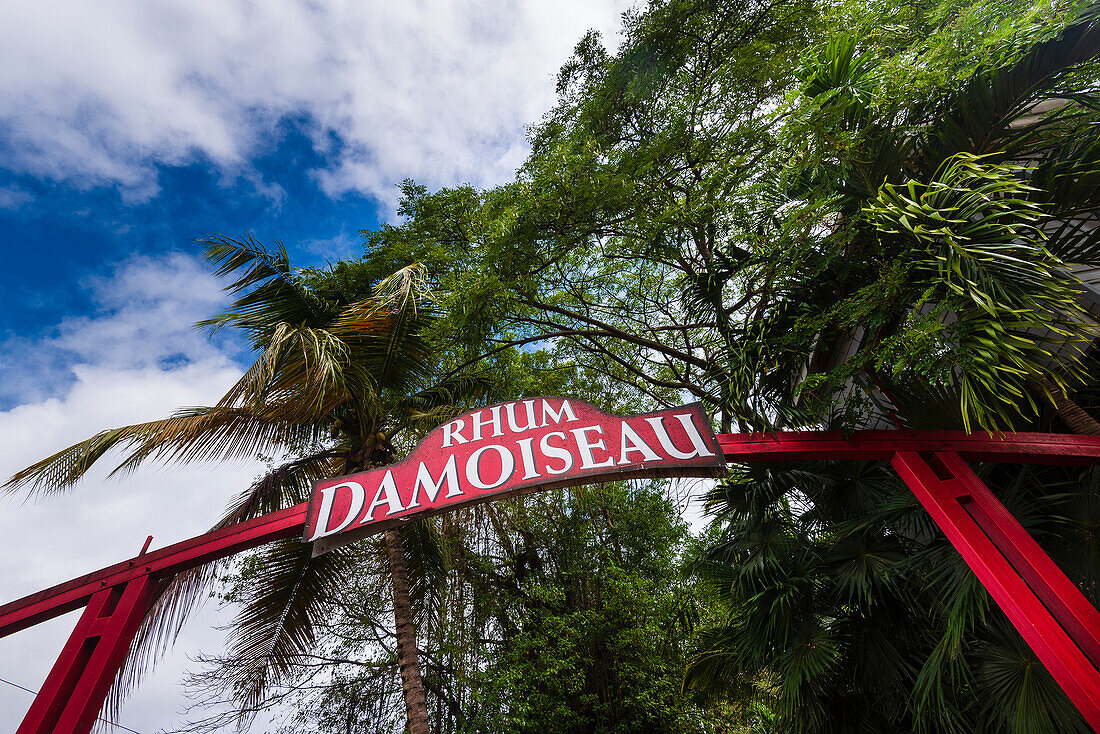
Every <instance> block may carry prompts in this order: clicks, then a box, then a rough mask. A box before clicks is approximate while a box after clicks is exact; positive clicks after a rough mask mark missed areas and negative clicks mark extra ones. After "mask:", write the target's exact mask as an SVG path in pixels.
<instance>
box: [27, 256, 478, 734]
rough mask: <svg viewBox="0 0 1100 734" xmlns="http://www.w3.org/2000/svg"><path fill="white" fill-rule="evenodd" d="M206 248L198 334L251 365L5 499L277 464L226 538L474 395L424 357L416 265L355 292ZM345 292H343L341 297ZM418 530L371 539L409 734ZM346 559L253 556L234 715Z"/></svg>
mask: <svg viewBox="0 0 1100 734" xmlns="http://www.w3.org/2000/svg"><path fill="white" fill-rule="evenodd" d="M207 244H208V248H207V250H206V257H207V259H208V260H209V261H210V262H211V263H213V264H214V265H215V267H216V274H217V275H219V276H227V275H234V276H235V277H236V280H235V281H234V282H232V283H231V284H230V285H229V286H228V287H227V290H228V291H229V292H230V293H232V294H234V295H235V300H234V301H233V303H232V304H231V306H230V309H229V310H228V311H227V312H226V313H224V314H222V315H221V316H218V317H216V318H212V319H209V320H207V321H203V322H201V323H200V325H201V326H205V327H208V328H211V329H215V330H218V329H227V328H228V329H234V330H236V331H237V332H238V333H239V334H240V335H241V336H243V337H244V338H245V339H246V340H247V341H248V343H249V344H250V346H251V347H252V348H253V349H254V350H255V351H256V352H257V353H258V355H259V356H258V357H257V359H256V361H255V362H254V363H253V364H252V366H251V367H250V368H249V369H248V370H247V371H246V372H245V374H244V375H243V376H242V377H241V379H240V380H239V381H238V382H237V383H236V384H235V385H233V386H232V387H231V388H230V389H229V391H228V392H227V393H226V394H225V395H224V396H223V397H222V398H221V399H220V400H219V401H218V402H217V403H215V404H214V405H213V406H210V407H200V408H185V409H182V410H180V411H179V412H177V413H176V414H174V415H173V416H171V417H169V418H167V419H164V420H157V421H150V422H148V423H140V424H136V425H131V426H123V427H120V428H113V429H109V430H105V431H103V432H101V433H98V434H96V435H95V436H93V437H92V438H90V439H88V440H86V441H82V442H80V443H78V444H75V445H73V446H70V447H68V448H66V449H63V450H62V451H59V452H58V453H56V454H54V455H53V456H50V457H48V458H46V459H44V460H42V461H40V462H38V463H36V464H34V465H33V466H30V467H28V468H27V469H24V470H23V471H20V472H19V473H17V474H16V475H15V476H13V477H12V478H11V479H10V480H9V481H8V482H7V484H6V488H7V490H8V491H15V490H17V489H19V488H22V487H29V488H30V489H31V491H32V492H37V493H54V492H58V491H61V490H65V489H69V488H70V487H72V486H73V485H74V484H75V483H76V482H77V481H78V480H79V479H80V478H81V477H82V476H83V475H84V474H85V472H87V470H88V469H89V468H90V467H91V466H92V465H93V464H95V463H96V462H97V461H99V460H100V459H102V458H104V456H106V455H107V454H108V452H110V451H112V450H117V451H121V452H122V457H123V458H122V461H121V463H120V464H118V466H117V468H116V469H115V472H119V471H128V470H131V469H133V468H135V467H137V466H138V465H140V464H141V463H143V462H145V461H148V460H151V459H158V460H162V461H167V462H170V463H174V462H189V461H200V460H206V461H209V460H228V459H237V458H252V457H254V456H256V455H257V454H264V455H267V456H276V457H278V461H277V464H276V466H275V467H273V468H272V469H271V470H270V471H269V472H268V473H266V474H265V475H263V476H262V477H260V478H259V479H258V480H257V481H256V482H255V483H254V484H253V485H252V486H251V487H248V488H247V489H246V490H245V491H243V492H242V493H241V494H240V496H239V497H237V498H236V500H235V501H234V502H233V503H232V505H231V506H230V508H229V510H228V512H227V513H226V514H225V516H224V517H223V518H222V519H221V520H220V522H218V524H217V525H216V526H215V527H226V526H229V525H232V524H234V523H237V522H241V521H244V520H247V519H249V518H252V517H256V516H259V515H262V514H265V513H268V512H272V511H274V510H278V509H281V508H283V507H288V506H290V505H293V504H297V503H300V502H304V501H306V500H307V499H308V494H309V491H310V488H311V486H312V483H313V482H314V481H316V480H318V479H321V478H324V477H330V476H336V475H341V474H349V473H354V472H357V471H362V470H366V469H370V468H373V467H377V466H382V465H385V464H388V463H391V462H392V461H394V460H395V459H396V458H397V457H398V456H399V455H400V453H401V450H402V446H408V445H409V444H410V443H414V442H415V437H417V436H419V435H420V434H421V433H422V432H423V431H426V430H428V429H430V428H433V427H434V426H436V425H437V424H438V423H440V422H441V421H442V420H444V419H445V418H448V417H450V416H451V415H452V414H454V413H455V412H461V411H462V405H463V401H466V400H469V399H471V398H475V397H478V398H480V397H482V396H484V395H485V394H486V392H487V390H488V388H489V382H488V380H487V379H486V378H485V377H484V376H482V375H480V374H475V373H473V372H471V371H469V370H459V371H448V370H447V365H445V364H443V363H442V362H441V361H440V351H439V346H438V345H437V344H432V343H431V342H430V341H429V340H428V338H427V336H426V334H427V331H428V329H429V326H430V324H431V322H432V320H433V319H434V318H436V316H435V313H434V311H433V309H432V306H431V304H430V302H429V300H428V294H427V291H426V289H425V283H424V278H423V272H422V270H421V269H420V268H419V267H418V266H416V265H409V266H407V267H404V268H401V269H400V270H398V271H396V272H395V273H393V274H391V275H388V276H387V277H385V278H380V279H372V280H370V281H366V282H364V281H363V280H362V279H359V278H353V277H351V276H349V275H348V273H347V269H348V268H349V267H353V266H343V268H342V269H340V270H339V271H338V272H335V273H302V272H299V271H296V270H294V269H293V268H292V267H291V265H290V262H289V259H288V257H287V253H286V250H285V249H284V248H283V247H281V246H280V247H278V248H276V249H274V250H269V249H268V248H266V247H264V246H263V245H261V244H260V243H258V242H256V241H254V240H252V239H251V238H246V239H245V240H244V241H237V240H232V239H228V238H216V239H213V240H210V241H208V242H207ZM352 283H354V284H356V287H354V288H349V285H350V284H352ZM425 532H426V529H425V528H424V527H423V526H418V525H415V524H414V525H411V526H408V527H406V528H404V529H402V530H401V531H397V530H391V531H387V532H386V533H385V534H384V539H383V546H384V549H385V563H386V564H387V567H388V578H389V579H390V580H391V583H392V595H393V604H392V609H393V613H394V615H395V626H394V634H395V636H396V647H397V651H398V659H399V665H400V673H401V679H402V687H403V694H404V695H403V697H404V701H405V709H406V719H407V722H408V729H409V731H410V732H411V734H427V731H428V728H427V727H428V722H427V712H426V707H425V704H424V692H423V683H422V679H421V673H420V667H419V660H418V652H417V648H416V635H415V619H414V612H413V609H412V603H411V596H412V593H413V592H412V590H411V586H415V587H417V590H418V592H419V594H420V595H423V593H424V590H425V588H427V586H428V585H427V584H426V583H425V582H426V581H427V580H428V578H429V576H430V575H431V573H432V572H433V571H435V572H437V571H438V563H433V558H432V554H431V553H430V552H422V553H419V554H415V555H410V554H409V553H408V550H409V541H410V540H411V541H412V542H413V543H415V544H416V546H417V547H419V548H422V549H424V548H427V549H429V550H430V543H426V542H425V541H426V536H425V535H424V533H425ZM361 556H362V554H361V552H360V551H359V550H357V549H338V550H335V551H332V552H330V553H327V554H324V555H322V556H319V557H317V558H312V557H311V549H310V547H309V546H307V545H303V544H302V543H300V542H298V541H295V540H293V539H292V540H289V541H285V542H280V543H275V544H272V545H270V546H268V547H267V548H265V549H263V550H262V551H260V552H259V554H258V556H257V562H256V563H255V565H254V573H253V575H252V577H251V578H250V587H249V592H248V594H247V595H246V597H245V598H243V599H242V601H243V604H242V608H241V610H240V612H239V614H238V617H237V619H236V621H235V623H234V624H233V626H232V628H231V631H230V647H231V651H230V656H231V657H232V658H233V660H234V665H233V666H232V668H231V670H230V671H229V673H230V675H229V677H228V687H229V693H230V694H231V696H232V698H233V699H234V700H235V701H236V702H237V704H238V705H239V706H240V712H241V714H242V715H246V714H247V713H248V712H252V711H255V710H256V708H257V707H258V706H259V705H260V703H261V702H262V701H263V699H264V696H265V694H266V693H267V692H268V691H269V690H270V689H271V688H272V687H273V686H276V685H278V684H279V683H280V682H281V681H283V680H285V679H287V678H288V677H290V676H292V675H294V673H295V672H296V667H295V666H296V664H297V663H299V662H300V661H301V660H302V659H303V656H305V655H307V654H308V652H309V650H310V649H311V648H312V647H313V646H314V645H315V644H316V642H317V640H316V636H315V633H314V629H315V627H316V625H317V623H318V621H319V620H320V619H322V618H323V617H324V616H325V615H326V614H327V613H328V612H329V611H330V608H331V594H332V592H333V590H334V589H335V588H337V587H338V586H339V585H340V584H341V583H343V580H344V578H345V577H346V575H347V574H348V573H349V572H350V571H351V570H352V568H353V565H354V563H355V562H356V561H357V560H359V559H360V558H361ZM214 571H215V569H214V567H213V566H206V567H203V568H200V569H198V570H196V571H194V572H188V573H185V574H182V575H181V576H179V577H177V578H176V579H174V580H173V582H172V583H171V584H170V585H169V586H168V588H167V590H166V591H165V592H164V593H163V594H162V595H161V597H160V598H159V599H158V600H157V602H156V605H155V607H154V610H153V613H152V614H151V615H150V616H149V617H148V618H147V622H146V624H145V626H144V627H143V630H142V633H141V637H140V638H139V641H140V643H141V645H140V651H139V653H138V654H137V655H135V656H132V657H131V661H132V662H131V667H130V669H129V670H128V671H126V672H124V674H123V675H122V676H121V677H120V681H121V683H122V685H123V687H125V685H127V684H130V683H133V682H134V680H135V679H136V676H137V674H138V673H139V671H140V668H141V666H142V664H143V663H145V662H148V661H149V660H150V659H151V658H152V657H153V656H155V655H156V654H157V651H158V646H163V645H164V644H166V642H167V641H168V640H169V639H170V638H171V637H172V636H173V634H174V632H175V631H176V630H178V626H179V625H180V624H182V622H183V619H184V618H185V617H186V614H187V612H188V610H189V609H190V608H191V606H192V604H193V603H194V602H195V601H196V600H197V599H198V598H199V597H200V596H201V595H203V594H205V593H206V592H207V590H208V588H209V582H210V581H211V578H212V575H213V573H214ZM410 577H412V579H413V581H412V582H411V581H410Z"/></svg>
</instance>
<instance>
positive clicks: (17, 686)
mask: <svg viewBox="0 0 1100 734" xmlns="http://www.w3.org/2000/svg"><path fill="white" fill-rule="evenodd" d="M0 683H7V684H8V685H9V686H11V687H12V688H18V689H19V690H21V691H26V692H27V693H29V694H31V695H32V696H37V695H38V691H32V690H31V689H30V688H26V687H25V686H21V685H19V684H18V683H12V682H11V681H10V680H4V679H3V678H0ZM96 719H97V720H98V721H102V722H103V723H105V724H110V725H111V726H117V727H118V728H119V729H122V730H123V731H128V732H131V734H141V732H140V731H136V730H134V729H131V728H130V727H128V726H123V725H122V724H116V723H115V722H113V721H111V720H110V719H105V718H103V717H102V716H97V717H96Z"/></svg>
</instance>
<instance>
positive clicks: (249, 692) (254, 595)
mask: <svg viewBox="0 0 1100 734" xmlns="http://www.w3.org/2000/svg"><path fill="white" fill-rule="evenodd" d="M358 555H359V553H358V551H357V549H356V548H355V546H350V547H345V548H339V549H336V550H333V551H330V552H328V553H325V554H323V555H320V556H317V557H313V556H312V548H311V547H310V546H309V545H306V544H303V543H301V542H299V541H298V540H297V539H290V540H286V541H280V542H277V543H273V544H271V545H268V546H266V547H264V548H263V549H261V550H260V551H258V552H257V553H256V555H255V556H254V558H255V563H254V564H252V565H251V567H250V568H248V569H246V570H245V572H244V573H245V578H246V580H247V582H248V587H247V589H246V591H245V598H244V604H243V608H242V609H241V611H240V613H239V614H238V615H237V619H236V620H235V622H234V624H233V626H232V628H231V635H230V654H229V655H230V658H231V659H233V660H234V661H235V662H234V664H233V667H232V669H231V670H229V671H227V672H228V674H229V675H230V677H231V685H232V688H233V693H234V696H235V698H236V699H237V700H238V702H240V704H241V705H242V706H243V707H244V708H245V709H254V708H255V707H256V706H257V705H258V704H259V703H260V702H261V701H262V700H263V698H264V695H265V693H266V692H267V691H268V690H270V688H271V687H272V686H275V685H278V684H280V683H284V682H286V681H288V680H290V679H291V678H292V677H293V676H294V674H295V672H296V669H295V666H296V663H299V662H300V661H301V660H302V655H303V654H304V653H306V652H307V651H309V650H310V649H312V648H313V646H314V644H315V642H316V638H315V628H316V625H317V624H318V623H319V622H320V621H321V620H322V619H323V618H324V617H325V615H326V613H327V611H328V609H329V604H330V602H331V596H330V594H331V590H332V589H334V588H337V587H338V585H339V584H340V583H342V580H343V579H344V578H345V577H346V575H347V574H348V573H349V572H351V571H352V569H353V567H354V565H355V563H356V559H357V556H358Z"/></svg>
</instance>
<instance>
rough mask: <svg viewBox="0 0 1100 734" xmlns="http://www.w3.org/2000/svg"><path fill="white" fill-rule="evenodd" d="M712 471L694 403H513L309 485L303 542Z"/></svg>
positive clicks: (707, 437)
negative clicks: (609, 408)
mask: <svg viewBox="0 0 1100 734" xmlns="http://www.w3.org/2000/svg"><path fill="white" fill-rule="evenodd" d="M574 422H576V423H579V424H580V425H579V426H578V427H576V428H573V427H570V426H569V424H571V423H574ZM490 439H491V441H490ZM722 466H723V460H722V455H721V450H720V449H719V447H718V443H717V442H716V440H715V438H714V434H713V433H712V432H711V429H710V424H709V422H708V421H707V418H706V415H705V414H704V413H703V412H702V410H701V409H700V408H699V407H698V406H685V407H682V408H675V409H671V410H664V411H660V412H657V413H650V414H648V415H641V416H634V417H628V418H620V417H618V416H611V415H608V414H606V413H604V412H602V411H600V410H599V409H598V408H596V407H594V406H592V405H589V404H588V403H583V402H580V401H576V400H574V401H570V400H565V399H562V398H529V399H525V400H515V401H512V402H509V403H503V404H501V405H493V406H489V407H487V408H483V409H480V410H476V411H471V412H470V413H467V414H466V415H463V416H461V417H458V418H455V419H453V420H451V421H448V422H447V423H445V424H443V425H441V426H440V427H439V428H437V429H435V430H434V431H432V432H431V433H429V434H428V436H427V437H426V438H425V439H424V441H422V442H421V444H420V445H419V446H418V447H417V448H416V449H415V450H414V451H413V452H412V454H411V455H410V456H409V457H408V458H406V459H405V460H403V461H400V462H398V463H396V464H393V465H391V466H389V467H385V468H380V469H374V470H371V471H367V472H361V473H359V474H354V475H352V476H350V477H340V478H336V479H329V480H324V481H322V482H318V483H317V486H316V487H315V488H314V493H313V498H312V500H311V502H310V508H309V516H308V520H307V522H306V532H305V535H304V537H305V538H306V539H307V540H310V541H317V542H318V544H317V545H316V546H315V547H314V552H323V551H324V550H325V549H327V548H331V547H335V546H336V545H339V544H340V543H341V542H348V541H347V540H326V538H328V537H329V536H334V535H341V534H342V535H343V536H346V537H347V538H351V539H354V538H356V537H361V536H362V535H363V534H365V533H371V532H377V530H376V528H385V527H392V526H393V524H394V523H396V522H398V521H404V520H406V519H411V518H413V517H416V516H419V515H425V514H433V513H436V512H440V511H442V510H443V509H445V508H447V507H451V506H457V505H461V504H469V503H472V502H480V501H484V500H485V499H489V498H492V497H493V496H497V495H501V494H511V493H515V492H516V491H520V490H523V491H528V490H530V489H533V488H537V487H540V486H569V485H572V484H583V483H586V482H593V481H606V480H610V479H617V478H621V477H630V476H717V475H718V474H719V473H721V471H722ZM471 490H477V491H471ZM368 498H370V501H369V502H368ZM372 525H373V527H372Z"/></svg>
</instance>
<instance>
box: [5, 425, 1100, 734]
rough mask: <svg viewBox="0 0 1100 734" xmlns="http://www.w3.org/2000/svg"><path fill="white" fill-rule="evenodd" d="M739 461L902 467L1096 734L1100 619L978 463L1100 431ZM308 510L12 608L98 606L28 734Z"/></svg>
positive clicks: (1079, 447)
mask: <svg viewBox="0 0 1100 734" xmlns="http://www.w3.org/2000/svg"><path fill="white" fill-rule="evenodd" d="M717 438H718V442H719V445H720V446H721V447H722V450H723V453H724V455H725V458H726V461H728V462H738V463H747V462H757V461H793V460H806V459H838V460H843V459H879V460H888V461H890V463H891V465H892V466H893V467H894V469H895V470H896V471H897V472H898V474H899V475H900V476H901V478H902V479H903V480H904V481H905V482H906V484H907V485H908V486H909V488H910V489H911V490H912V491H913V494H914V495H916V497H917V499H918V500H920V502H921V504H922V505H923V506H924V507H925V509H927V510H928V512H929V514H930V515H931V516H932V518H933V519H934V520H935V522H936V524H937V525H939V527H940V529H941V530H943V532H944V534H945V535H946V536H947V537H948V539H949V540H950V541H951V542H952V543H953V544H954V546H955V548H956V549H958V551H959V553H960V554H961V555H962V556H963V558H964V559H965V560H966V562H967V564H968V565H969V566H970V568H971V569H972V570H973V571H974V573H975V575H976V576H977V577H978V579H979V580H980V581H981V582H982V584H983V585H984V586H985V588H986V589H987V590H988V591H989V593H990V595H991V596H992V597H993V599H994V600H995V601H996V602H997V604H998V605H999V606H1000V607H1001V609H1003V610H1004V612H1005V614H1006V615H1007V616H1008V618H1009V620H1011V622H1012V624H1013V625H1014V626H1015V627H1016V629H1017V630H1019V632H1020V634H1021V635H1022V636H1023V637H1024V639H1025V640H1026V641H1027V643H1028V644H1029V645H1030V646H1031V648H1032V649H1033V650H1034V651H1035V653H1036V655H1038V657H1039V659H1040V660H1041V661H1042V662H1043V664H1044V665H1045V666H1046V667H1047V669H1048V670H1049V671H1050V673H1051V675H1053V676H1054V679H1055V680H1056V681H1057V682H1058V684H1059V685H1060V686H1062V688H1063V690H1065V692H1066V694H1067V695H1068V696H1069V698H1070V700H1071V701H1073V703H1074V705H1075V706H1077V708H1078V710H1080V711H1081V713H1082V715H1083V716H1084V717H1085V719H1086V721H1088V722H1089V724H1090V725H1091V726H1092V728H1093V730H1095V731H1097V732H1100V671H1098V667H1100V612H1097V610H1096V609H1095V608H1094V607H1093V606H1092V605H1091V604H1090V603H1089V602H1088V600H1087V599H1085V597H1084V595H1083V594H1082V593H1081V591H1080V590H1079V589H1078V588H1077V587H1076V586H1075V585H1074V584H1073V583H1072V582H1071V581H1070V580H1069V579H1068V578H1066V576H1065V574H1063V573H1062V572H1061V570H1060V569H1058V567H1057V566H1056V565H1055V564H1054V562H1053V561H1051V560H1050V558H1049V557H1048V556H1047V555H1046V554H1045V553H1044V552H1043V551H1042V549H1041V548H1040V547H1039V546H1038V544H1036V543H1035V541H1034V539H1032V538H1031V536H1029V535H1028V534H1027V532H1026V531H1025V530H1024V529H1023V528H1022V527H1021V526H1020V524H1019V523H1018V522H1017V521H1016V519H1015V518H1014V517H1012V515H1011V514H1010V513H1009V512H1008V511H1007V510H1006V509H1005V508H1004V506H1003V505H1002V504H1001V503H1000V502H999V501H998V500H997V498H996V497H995V496H994V495H993V493H992V492H990V490H989V489H988V488H987V487H986V486H985V484H984V483H983V482H982V481H981V480H980V479H979V478H978V477H977V475H975V474H974V472H973V471H972V470H971V469H970V467H969V466H968V465H967V463H966V462H967V461H999V462H1009V463H1040V464H1064V465H1088V464H1091V463H1093V462H1094V461H1097V460H1098V459H1100V437H1091V436H1070V435H1064V434H1044V433H1015V434H1004V435H998V436H989V435H988V434H965V433H960V432H948V431H862V432H855V433H852V434H844V433H840V432H796V433H772V434H721V435H719V436H718V437H717ZM306 511H307V505H306V504H301V505H296V506H294V507H290V508H287V509H285V510H281V511H279V512H275V513H271V514H269V515H265V516H263V517H259V518H256V519H254V520H250V521H248V522H244V523H240V524H238V525H234V526H232V527H229V528H225V529H222V530H216V531H214V532H211V533H207V534H205V535H200V536H198V537H195V538H191V539H189V540H185V541H182V542H180V543H176V544H174V545H170V546H168V547H166V548H162V549H160V550H156V551H153V552H150V553H144V552H143V553H142V554H140V555H138V556H135V557H134V558H131V559H130V560H128V561H123V562H122V563H117V564H115V565H113V566H108V567H107V568H103V569H100V570H99V571H95V572H93V573H90V574H87V575H85V576H81V577H78V578H75V579H72V580H70V581H67V582H65V583H63V584H58V585H57V586H53V587H50V588H48V589H45V590H43V591H40V592H37V593H35V594H31V595H29V596H26V597H24V598H22V599H19V600H16V601H13V602H9V603H8V604H5V605H3V606H0V637H4V636H6V635H9V634H12V633H14V632H17V631H19V630H21V629H25V628H27V627H30V626H32V625H35V624H38V623H39V622H43V621H45V620H47V619H51V618H53V617H56V616H58V615H61V614H64V613H65V612H68V611H71V610H73V609H78V608H80V607H82V606H85V607H86V609H85V611H84V613H83V615H81V617H80V620H79V621H78V622H77V625H76V628H75V629H74V631H73V633H72V635H71V636H70V638H69V640H68V642H67V643H66V645H65V648H64V649H63V650H62V653H61V655H60V656H59V657H58V659H57V662H56V663H55V665H54V667H53V669H52V670H51V671H50V674H49V676H48V677H47V679H46V682H45V683H44V684H43V686H42V689H41V692H40V693H39V694H38V696H37V697H36V698H35V701H34V703H33V704H32V705H31V709H30V711H28V713H27V715H26V717H25V718H24V720H23V723H22V724H21V725H20V727H19V729H18V732H17V734H32V733H33V734H47V733H49V732H65V733H66V734H69V733H70V732H72V733H74V734H86V732H88V731H90V730H91V728H92V725H93V724H94V723H95V719H96V717H97V715H98V713H99V711H100V709H101V707H102V705H103V701H104V698H105V697H106V694H107V690H108V688H109V687H110V684H111V682H112V681H113V680H114V678H115V676H116V675H117V673H118V670H119V669H120V667H121V666H122V663H123V661H124V660H125V658H126V655H127V653H128V652H129V648H130V644H131V643H132V641H133V637H134V634H135V632H136V631H137V628H138V626H139V625H140V622H141V620H142V618H143V616H144V615H145V613H146V612H147V611H148V606H149V603H150V600H151V598H152V597H153V589H154V588H155V585H156V584H157V583H159V582H161V581H163V580H164V579H167V578H170V577H171V576H173V575H174V574H176V573H179V572H180V571H184V570H186V569H188V568H193V567H194V566H197V565H199V564H202V563H205V562H207V561H211V560H215V559H218V558H225V557H227V556H230V555H233V554H235V553H239V552H241V551H244V550H248V549H249V548H254V547H256V546H259V545H263V544H264V543H268V542H271V541H274V540H278V539H281V538H288V537H291V536H295V535H300V534H301V533H302V530H303V526H304V523H305V520H306Z"/></svg>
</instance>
